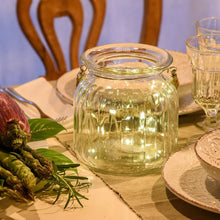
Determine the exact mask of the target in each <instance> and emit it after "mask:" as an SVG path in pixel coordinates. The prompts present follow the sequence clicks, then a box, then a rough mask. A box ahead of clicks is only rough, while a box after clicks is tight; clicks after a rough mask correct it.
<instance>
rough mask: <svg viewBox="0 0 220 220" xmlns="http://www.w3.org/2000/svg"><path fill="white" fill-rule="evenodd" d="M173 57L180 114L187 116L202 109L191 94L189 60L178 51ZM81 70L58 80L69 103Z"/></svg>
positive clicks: (59, 89) (59, 90) (68, 73)
mask: <svg viewBox="0 0 220 220" xmlns="http://www.w3.org/2000/svg"><path fill="white" fill-rule="evenodd" d="M169 52H170V54H171V55H172V56H173V64H172V65H173V66H176V67H177V75H178V78H179V82H180V86H179V88H178V93H179V100H180V102H179V114H180V115H185V114H189V113H192V112H195V111H198V110H200V109H201V108H200V107H199V106H198V105H197V104H195V102H194V100H193V98H192V94H191V82H192V76H191V69H190V68H189V64H188V60H187V59H188V58H187V55H186V54H185V53H181V52H177V51H169ZM78 72H79V68H76V69H73V70H72V71H70V72H67V73H65V74H64V75H62V76H61V77H60V78H59V79H58V80H57V85H56V89H57V92H58V94H59V95H60V96H61V97H62V98H63V99H64V100H65V101H67V102H68V103H70V104H72V103H73V95H74V91H75V88H76V76H77V73H78Z"/></svg>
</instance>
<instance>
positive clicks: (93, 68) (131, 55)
mask: <svg viewBox="0 0 220 220" xmlns="http://www.w3.org/2000/svg"><path fill="white" fill-rule="evenodd" d="M119 56H120V57H122V58H123V59H127V58H128V59H131V60H132V59H139V60H143V61H144V62H143V63H142V62H140V64H143V65H142V66H138V67H128V68H127V67H126V68H124V67H122V66H121V67H119V66H117V67H115V66H114V65H112V63H114V62H120V61H119V58H118V57H119ZM80 60H81V63H82V65H85V66H86V68H87V69H88V70H89V72H92V73H93V74H95V75H98V76H102V77H107V78H108V77H109V78H119V79H120V78H123V79H124V78H134V77H138V78H140V77H146V76H148V75H149V74H155V73H161V72H162V71H164V70H165V69H166V68H168V66H170V64H171V63H172V62H173V57H172V56H171V55H170V53H169V52H167V51H166V50H164V49H161V48H159V47H156V46H152V45H148V44H140V43H116V44H105V45H101V46H96V47H93V48H90V49H88V50H86V51H85V52H84V53H83V54H82V55H81V57H80ZM103 60H104V61H103ZM112 60H114V61H112ZM103 63H105V64H103ZM106 63H107V64H106ZM109 63H110V64H111V65H110V67H109V66H107V65H108V64H109ZM146 63H147V64H146ZM149 63H150V65H149ZM128 69H129V70H132V73H135V75H134V74H130V73H129V71H128ZM130 72H131V71H130Z"/></svg>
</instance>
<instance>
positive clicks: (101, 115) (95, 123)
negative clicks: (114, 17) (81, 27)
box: [72, 43, 179, 175]
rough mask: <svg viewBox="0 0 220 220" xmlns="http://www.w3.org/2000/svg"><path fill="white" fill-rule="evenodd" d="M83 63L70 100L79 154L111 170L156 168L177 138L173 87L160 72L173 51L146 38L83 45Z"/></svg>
mask: <svg viewBox="0 0 220 220" xmlns="http://www.w3.org/2000/svg"><path fill="white" fill-rule="evenodd" d="M81 63H82V66H84V67H85V68H86V71H83V72H81V80H80V82H79V84H78V86H77V88H76V91H75V95H74V103H73V105H74V132H73V133H74V138H73V139H74V148H73V149H72V150H73V151H74V152H75V154H76V156H77V158H78V159H79V160H80V161H81V162H82V163H84V164H86V165H87V166H88V167H89V168H91V169H93V170H95V171H98V172H102V173H109V174H123V175H140V174H144V173H147V172H149V171H150V170H154V169H158V168H160V167H161V166H162V165H163V163H164V161H165V160H166V158H167V157H168V156H169V155H170V154H171V152H172V150H173V148H174V147H175V145H176V143H177V130H178V102H179V101H178V95H177V90H176V88H175V86H174V85H173V84H172V83H171V81H172V80H171V79H172V78H171V79H168V78H167V77H166V76H165V75H163V71H164V70H167V69H168V67H169V66H170V64H171V63H172V57H171V55H170V54H169V53H168V52H166V51H165V50H162V49H160V48H158V47H154V46H149V45H144V44H126V43H124V44H109V45H104V46H98V47H95V48H91V49H89V50H87V51H85V52H84V53H83V54H82V56H81ZM81 69H83V68H81Z"/></svg>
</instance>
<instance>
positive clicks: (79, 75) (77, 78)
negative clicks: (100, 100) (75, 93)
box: [76, 65, 87, 87]
mask: <svg viewBox="0 0 220 220" xmlns="http://www.w3.org/2000/svg"><path fill="white" fill-rule="evenodd" d="M86 70H87V68H86V67H85V66H84V65H82V66H80V71H79V72H78V73H77V77H76V87H77V86H78V84H79V83H80V81H81V79H82V78H83V76H84V75H85V72H86Z"/></svg>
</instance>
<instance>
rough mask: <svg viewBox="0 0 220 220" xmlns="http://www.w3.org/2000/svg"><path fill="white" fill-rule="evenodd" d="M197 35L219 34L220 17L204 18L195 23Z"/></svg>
mask: <svg viewBox="0 0 220 220" xmlns="http://www.w3.org/2000/svg"><path fill="white" fill-rule="evenodd" d="M196 32H197V34H198V35H199V34H220V17H206V18H202V19H199V20H198V21H196Z"/></svg>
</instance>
